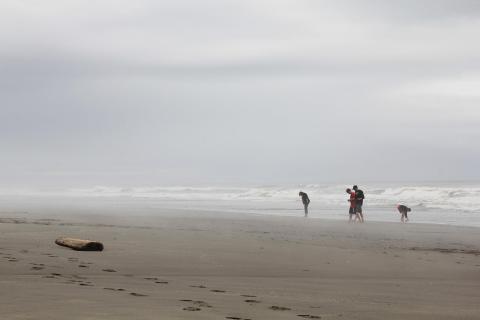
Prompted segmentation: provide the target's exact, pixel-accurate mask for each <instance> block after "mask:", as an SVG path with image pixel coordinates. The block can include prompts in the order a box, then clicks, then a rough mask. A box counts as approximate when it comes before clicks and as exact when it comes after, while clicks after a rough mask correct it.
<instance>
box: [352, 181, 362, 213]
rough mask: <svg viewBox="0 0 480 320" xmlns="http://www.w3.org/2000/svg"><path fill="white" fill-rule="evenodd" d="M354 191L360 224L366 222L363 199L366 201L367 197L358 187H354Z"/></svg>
mask: <svg viewBox="0 0 480 320" xmlns="http://www.w3.org/2000/svg"><path fill="white" fill-rule="evenodd" d="M352 189H353V191H355V204H356V207H355V212H356V213H357V216H358V217H359V219H360V222H364V219H363V210H362V207H363V199H365V195H364V194H363V191H362V190H360V189H358V187H357V186H353V188H352Z"/></svg>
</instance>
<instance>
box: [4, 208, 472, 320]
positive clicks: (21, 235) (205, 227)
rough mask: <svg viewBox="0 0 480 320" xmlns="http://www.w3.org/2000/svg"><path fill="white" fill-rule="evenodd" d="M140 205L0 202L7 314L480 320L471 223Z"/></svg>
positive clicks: (37, 316)
mask: <svg viewBox="0 0 480 320" xmlns="http://www.w3.org/2000/svg"><path fill="white" fill-rule="evenodd" d="M132 210H133V209H119V208H114V207H112V208H110V209H109V210H106V209H105V208H103V209H102V210H98V208H97V209H96V208H95V207H89V208H84V209H82V208H79V207H77V208H74V209H72V208H67V207H64V208H58V207H57V208H56V209H55V210H45V209H43V210H28V212H27V211H25V212H24V211H12V210H9V211H8V210H7V211H3V212H1V213H0V293H1V294H0V296H1V301H0V304H1V308H0V310H1V311H0V312H1V314H0V318H1V319H51V320H54V319H62V320H63V319H67V318H68V319H319V318H321V319H382V320H383V319H436V320H438V319H480V303H479V301H480V251H479V250H480V232H479V229H476V228H467V227H452V226H441V225H421V224H400V223H378V222H377V223H374V222H368V223H365V224H363V225H359V224H357V225H353V224H347V223H345V222H341V221H328V220H321V219H304V218H302V217H298V218H297V217H275V216H255V215H243V214H231V213H230V214H222V213H221V212H195V211H185V210H165V209H151V208H150V209H148V210H147V209H141V208H138V209H135V210H134V211H132ZM58 236H71V237H78V238H87V239H92V240H98V241H102V242H103V243H104V245H105V250H104V251H103V252H77V251H73V250H70V249H68V248H64V247H60V246H57V245H55V244H54V240H55V238H56V237H58Z"/></svg>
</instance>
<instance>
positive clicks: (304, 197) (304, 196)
mask: <svg viewBox="0 0 480 320" xmlns="http://www.w3.org/2000/svg"><path fill="white" fill-rule="evenodd" d="M298 195H299V196H300V197H302V202H303V207H304V209H305V217H306V216H308V205H309V204H310V199H309V198H308V194H306V193H305V192H303V191H300V192H299V193H298Z"/></svg>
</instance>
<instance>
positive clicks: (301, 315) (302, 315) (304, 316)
mask: <svg viewBox="0 0 480 320" xmlns="http://www.w3.org/2000/svg"><path fill="white" fill-rule="evenodd" d="M297 317H300V318H305V319H320V318H321V317H320V316H312V315H311V314H297Z"/></svg>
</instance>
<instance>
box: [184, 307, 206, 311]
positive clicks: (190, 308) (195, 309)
mask: <svg viewBox="0 0 480 320" xmlns="http://www.w3.org/2000/svg"><path fill="white" fill-rule="evenodd" d="M183 310H185V311H200V310H202V309H200V308H198V307H185V308H183Z"/></svg>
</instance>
